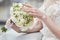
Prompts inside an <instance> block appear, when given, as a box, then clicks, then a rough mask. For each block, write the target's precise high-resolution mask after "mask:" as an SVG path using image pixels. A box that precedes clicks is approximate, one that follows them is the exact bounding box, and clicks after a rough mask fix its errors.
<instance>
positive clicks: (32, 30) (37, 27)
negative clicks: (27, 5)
mask: <svg viewBox="0 0 60 40" xmlns="http://www.w3.org/2000/svg"><path fill="white" fill-rule="evenodd" d="M6 25H7V27H8V28H12V29H14V30H15V31H16V32H18V33H34V32H39V31H40V30H41V29H42V28H43V25H42V23H41V21H40V20H37V22H36V24H35V25H34V27H33V28H32V29H27V30H26V31H21V30H20V28H19V27H17V26H16V25H15V24H14V23H11V21H10V19H8V20H7V22H6Z"/></svg>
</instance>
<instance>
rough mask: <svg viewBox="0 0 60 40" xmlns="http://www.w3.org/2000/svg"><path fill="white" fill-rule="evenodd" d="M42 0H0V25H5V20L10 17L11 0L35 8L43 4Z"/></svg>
mask: <svg viewBox="0 0 60 40" xmlns="http://www.w3.org/2000/svg"><path fill="white" fill-rule="evenodd" d="M43 1H44V0H0V26H2V25H5V22H6V20H7V19H8V18H9V17H10V7H11V5H12V3H13V2H18V3H19V2H20V3H28V4H31V5H33V6H34V7H36V8H39V7H40V6H41V5H42V4H43Z"/></svg>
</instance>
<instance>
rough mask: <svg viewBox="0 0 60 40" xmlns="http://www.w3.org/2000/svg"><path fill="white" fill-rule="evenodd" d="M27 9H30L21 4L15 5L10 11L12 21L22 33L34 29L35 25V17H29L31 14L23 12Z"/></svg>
mask: <svg viewBox="0 0 60 40" xmlns="http://www.w3.org/2000/svg"><path fill="white" fill-rule="evenodd" d="M27 8H28V7H26V6H24V5H22V4H21V3H14V4H13V6H12V7H11V10H10V14H11V18H10V19H11V21H12V22H14V23H15V25H16V26H17V27H19V28H20V29H21V30H22V31H25V30H27V29H28V28H32V27H33V23H34V21H33V16H29V12H28V13H26V12H24V11H23V9H27Z"/></svg>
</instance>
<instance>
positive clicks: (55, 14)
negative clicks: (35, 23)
mask: <svg viewBox="0 0 60 40" xmlns="http://www.w3.org/2000/svg"><path fill="white" fill-rule="evenodd" d="M40 10H42V11H43V12H45V13H46V15H47V16H50V17H51V19H52V20H53V21H54V22H55V23H56V24H57V25H60V1H56V3H54V4H52V5H50V6H49V7H48V8H46V6H44V5H43V6H42V7H41V8H40ZM43 26H44V28H43V30H42V33H43V35H44V36H43V38H42V40H59V39H58V38H57V37H56V36H55V35H54V34H53V33H52V32H51V31H50V30H49V29H48V28H47V26H46V25H45V24H44V23H43Z"/></svg>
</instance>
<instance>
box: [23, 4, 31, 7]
mask: <svg viewBox="0 0 60 40" xmlns="http://www.w3.org/2000/svg"><path fill="white" fill-rule="evenodd" d="M23 6H26V7H29V8H32V6H31V5H29V4H23Z"/></svg>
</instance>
